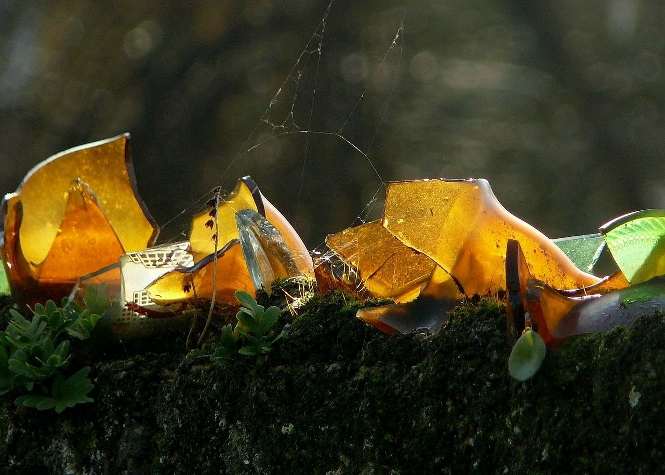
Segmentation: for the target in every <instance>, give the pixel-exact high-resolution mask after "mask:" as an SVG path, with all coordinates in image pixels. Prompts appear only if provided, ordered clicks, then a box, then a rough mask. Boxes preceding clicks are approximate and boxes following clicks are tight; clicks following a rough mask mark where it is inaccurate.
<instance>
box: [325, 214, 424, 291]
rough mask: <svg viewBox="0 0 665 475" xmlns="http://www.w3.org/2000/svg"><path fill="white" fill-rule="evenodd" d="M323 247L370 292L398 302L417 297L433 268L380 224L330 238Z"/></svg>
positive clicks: (346, 231) (369, 225)
mask: <svg viewBox="0 0 665 475" xmlns="http://www.w3.org/2000/svg"><path fill="white" fill-rule="evenodd" d="M326 244H327V245H328V247H330V249H332V250H333V251H334V252H335V253H336V254H337V255H338V256H339V257H340V258H341V259H342V260H344V262H346V263H347V264H348V265H349V266H351V267H353V268H354V269H356V270H357V271H358V272H359V274H360V280H361V282H362V283H363V285H364V286H365V288H366V289H367V290H368V291H369V292H371V293H372V294H373V295H375V296H377V297H386V298H392V299H394V300H395V301H397V302H408V301H410V300H413V299H414V298H416V297H417V296H418V295H419V294H420V291H421V288H422V287H423V286H424V285H425V283H426V282H427V280H428V279H429V277H430V275H431V274H432V271H433V270H434V268H435V267H436V264H435V263H434V262H433V261H432V259H430V258H429V257H427V256H426V255H425V254H422V253H420V252H418V251H415V250H413V249H411V248H409V247H407V246H405V245H404V244H402V243H401V242H400V241H399V240H398V239H396V238H395V236H393V235H392V234H390V233H389V232H388V231H387V230H386V229H385V228H384V227H383V226H382V225H381V222H380V221H372V222H369V223H366V224H362V225H360V226H356V227H353V228H349V229H345V230H344V231H342V232H340V233H337V234H333V235H330V236H328V237H327V238H326Z"/></svg>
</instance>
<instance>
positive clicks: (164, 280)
mask: <svg viewBox="0 0 665 475" xmlns="http://www.w3.org/2000/svg"><path fill="white" fill-rule="evenodd" d="M216 256H217V258H216V259H215V255H213V254H210V255H208V256H206V257H205V258H204V259H202V260H200V261H199V262H197V263H196V264H195V265H194V266H192V267H190V268H182V269H177V270H175V271H172V272H169V273H168V274H166V275H164V276H162V277H160V278H158V279H157V280H155V281H154V282H153V283H152V284H150V285H148V286H147V288H146V290H147V292H148V295H149V296H150V298H151V299H152V300H153V301H154V302H155V303H156V304H158V305H168V304H172V303H177V302H187V301H190V302H193V301H196V300H197V299H201V300H207V301H210V300H211V298H212V294H213V288H215V289H216V292H215V293H216V295H215V302H216V303H218V304H227V305H236V306H237V300H236V298H235V291H236V290H245V291H247V292H249V293H251V294H254V293H255V288H254V285H253V284H252V279H251V277H250V275H249V271H248V270H247V265H246V264H245V259H244V256H243V253H242V247H241V246H240V241H238V240H237V239H234V240H231V241H229V242H228V243H227V245H226V246H224V247H223V248H222V249H220V250H219V251H218V252H217V255H216ZM215 266H217V272H216V275H215Z"/></svg>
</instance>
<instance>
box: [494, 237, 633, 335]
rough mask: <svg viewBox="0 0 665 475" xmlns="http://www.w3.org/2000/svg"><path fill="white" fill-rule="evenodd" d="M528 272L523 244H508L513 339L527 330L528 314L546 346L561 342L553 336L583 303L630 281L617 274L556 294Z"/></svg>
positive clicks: (507, 277)
mask: <svg viewBox="0 0 665 475" xmlns="http://www.w3.org/2000/svg"><path fill="white" fill-rule="evenodd" d="M529 268H530V263H529V262H527V259H526V257H525V255H524V253H523V252H522V249H521V247H520V243H519V242H518V241H515V240H509V242H508V247H507V252H506V279H507V283H506V287H507V289H508V296H509V301H510V305H509V307H508V329H509V333H512V335H513V336H517V335H519V334H520V333H521V332H522V330H523V329H524V327H525V322H524V318H525V312H528V315H529V318H530V319H531V321H532V323H533V328H534V330H537V331H538V334H539V335H540V336H542V337H543V340H544V341H545V343H547V344H550V343H552V342H554V341H556V340H557V339H558V338H559V337H555V336H554V334H553V332H554V331H555V329H556V328H557V326H558V325H559V323H560V322H561V320H562V319H563V318H564V317H565V315H566V314H567V313H568V312H569V311H570V310H571V309H572V308H573V306H574V305H576V303H577V302H579V301H580V300H581V299H583V298H587V297H589V296H592V295H595V296H599V295H600V294H604V293H609V292H614V291H617V290H621V289H624V288H626V287H627V286H628V281H627V280H626V279H625V277H624V276H623V274H622V273H621V272H620V271H618V272H616V273H614V274H612V275H611V276H609V277H606V278H603V279H600V280H599V281H598V282H597V283H596V284H593V285H590V286H588V287H583V288H579V289H565V290H555V289H553V288H552V287H550V286H549V285H547V284H545V283H544V282H542V281H540V280H538V279H535V278H534V277H533V275H532V274H531V272H530V270H529ZM564 293H565V294H566V295H564Z"/></svg>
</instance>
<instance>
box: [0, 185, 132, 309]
mask: <svg viewBox="0 0 665 475" xmlns="http://www.w3.org/2000/svg"><path fill="white" fill-rule="evenodd" d="M66 196H67V203H66V207H65V212H64V214H63V218H62V222H61V223H60V227H59V232H58V234H57V235H56V236H55V238H54V239H53V242H52V243H51V247H50V250H49V253H48V255H47V256H46V259H44V261H43V262H41V263H39V264H35V263H33V262H29V261H27V259H26V258H25V257H24V254H23V252H22V247H21V244H22V242H21V241H20V240H19V239H15V237H16V236H17V235H18V233H16V232H15V231H14V230H15V228H19V229H20V228H21V227H22V222H23V221H22V220H23V212H22V208H23V206H22V205H23V203H22V202H19V203H17V204H16V205H15V208H14V212H13V213H12V215H13V216H14V219H15V220H18V221H15V222H14V223H15V224H11V223H10V222H7V225H6V229H5V240H6V244H7V245H6V248H5V252H4V254H5V258H6V259H8V260H7V262H9V263H10V264H11V265H10V266H9V267H10V272H9V276H10V282H11V285H12V287H13V289H14V292H12V295H13V296H14V299H15V300H16V301H17V302H19V303H27V304H34V303H36V302H43V301H45V300H48V299H53V300H56V301H59V300H60V299H61V298H62V297H64V296H66V295H68V294H69V292H70V290H71V289H72V287H74V285H76V283H77V281H78V280H79V278H80V277H82V276H85V275H86V274H90V273H92V272H95V271H97V270H98V269H101V268H103V267H106V266H109V265H112V264H114V263H116V262H117V261H118V258H119V257H120V256H122V255H123V254H124V249H123V247H122V245H121V243H120V240H119V238H118V236H117V235H116V233H115V231H114V229H113V227H112V226H111V224H110V223H109V222H108V220H107V219H106V216H105V215H104V213H103V212H102V210H101V208H100V206H99V203H98V201H97V199H96V197H95V195H94V194H93V192H92V190H90V188H89V187H88V186H87V185H86V184H85V183H83V182H82V181H81V180H74V181H73V182H72V183H71V186H70V188H69V191H68V193H66ZM9 245H11V247H9ZM107 275H108V276H109V277H113V279H114V280H112V281H109V282H108V285H109V287H118V286H119V280H118V279H119V274H118V273H116V274H107Z"/></svg>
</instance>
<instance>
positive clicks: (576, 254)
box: [552, 233, 605, 272]
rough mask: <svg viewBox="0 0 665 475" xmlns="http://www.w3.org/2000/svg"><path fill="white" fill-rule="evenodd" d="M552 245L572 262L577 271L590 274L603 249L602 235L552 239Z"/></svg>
mask: <svg viewBox="0 0 665 475" xmlns="http://www.w3.org/2000/svg"><path fill="white" fill-rule="evenodd" d="M552 241H554V243H555V244H556V245H557V246H559V248H560V249H561V250H562V251H563V252H564V253H565V254H566V255H567V256H568V258H569V259H570V260H571V261H573V263H574V264H575V266H577V268H578V269H580V270H582V271H584V272H591V271H592V270H593V267H594V266H595V265H596V262H598V258H600V254H601V253H602V252H603V249H604V248H605V239H604V238H603V235H602V234H599V233H596V234H584V235H581V236H571V237H565V238H558V239H552Z"/></svg>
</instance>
